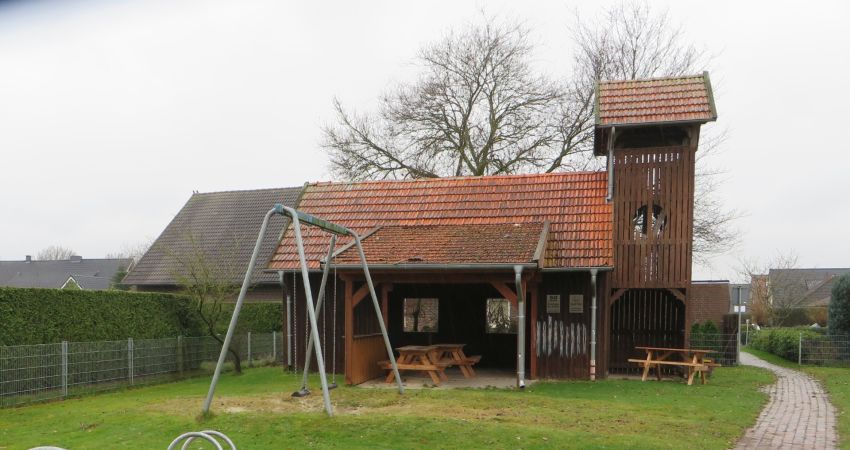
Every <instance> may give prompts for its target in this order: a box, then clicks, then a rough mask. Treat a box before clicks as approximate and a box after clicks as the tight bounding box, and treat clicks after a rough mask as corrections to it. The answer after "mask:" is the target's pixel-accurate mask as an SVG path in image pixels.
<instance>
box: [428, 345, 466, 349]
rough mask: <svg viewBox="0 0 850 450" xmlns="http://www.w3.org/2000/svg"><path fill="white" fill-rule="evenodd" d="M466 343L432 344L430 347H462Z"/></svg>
mask: <svg viewBox="0 0 850 450" xmlns="http://www.w3.org/2000/svg"><path fill="white" fill-rule="evenodd" d="M465 346H466V344H434V345H433V346H432V347H438V348H441V349H442V348H463V347H465Z"/></svg>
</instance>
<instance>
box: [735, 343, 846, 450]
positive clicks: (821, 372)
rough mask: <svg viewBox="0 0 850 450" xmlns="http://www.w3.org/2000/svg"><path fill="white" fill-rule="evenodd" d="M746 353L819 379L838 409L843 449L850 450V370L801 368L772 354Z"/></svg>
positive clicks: (816, 367) (751, 350)
mask: <svg viewBox="0 0 850 450" xmlns="http://www.w3.org/2000/svg"><path fill="white" fill-rule="evenodd" d="M745 351H747V352H749V353H751V354H753V355H756V356H758V357H759V358H761V359H763V360H765V361H767V362H770V363H773V364H776V365H777V366H782V367H788V368H790V369H797V370H802V371H803V372H806V373H808V374H809V375H811V376H813V377H815V378H816V379H818V380H819V381H820V382H821V384H822V385H823V387H824V388H825V389H826V392H827V393H828V394H829V399H830V400H832V404H833V405H834V406H835V407H836V408H838V438H839V439H840V441H841V448H843V449H848V450H850V368H848V367H821V366H809V365H803V366H800V365H798V364H797V363H796V362H791V361H788V360H787V359H783V358H780V357H779V356H776V355H774V354H771V353H767V352H763V351H759V350H755V349H751V348H747V349H745Z"/></svg>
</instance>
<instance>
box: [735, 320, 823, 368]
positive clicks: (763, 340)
mask: <svg viewBox="0 0 850 450" xmlns="http://www.w3.org/2000/svg"><path fill="white" fill-rule="evenodd" d="M800 333H803V339H807V340H809V339H810V340H821V339H824V336H823V334H821V333H818V332H817V331H814V330H811V329H809V328H806V327H797V328H762V329H761V330H759V331H757V332H755V333H752V332H751V333H750V343H749V345H750V346H751V347H753V348H754V349H756V350H761V351H765V352H768V353H772V354H774V355H776V356H779V357H782V358H785V359H787V360H789V361H797V357H798V354H799V349H800Z"/></svg>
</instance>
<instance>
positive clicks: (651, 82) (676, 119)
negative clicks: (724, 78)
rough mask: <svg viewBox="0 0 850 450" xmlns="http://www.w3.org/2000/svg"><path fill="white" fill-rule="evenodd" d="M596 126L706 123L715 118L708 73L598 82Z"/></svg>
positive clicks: (715, 111) (715, 112)
mask: <svg viewBox="0 0 850 450" xmlns="http://www.w3.org/2000/svg"><path fill="white" fill-rule="evenodd" d="M595 112H596V114H595V115H596V127H597V128H609V127H613V126H635V125H661V124H675V123H705V122H711V121H714V120H716V119H717V110H716V109H715V107H714V95H713V94H712V91H711V81H709V78H708V72H703V73H702V74H701V75H693V76H680V77H668V78H653V79H646V80H628V81H600V82H599V84H598V85H597V87H596V111H595Z"/></svg>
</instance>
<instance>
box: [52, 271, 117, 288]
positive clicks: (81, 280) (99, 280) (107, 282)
mask: <svg viewBox="0 0 850 450" xmlns="http://www.w3.org/2000/svg"><path fill="white" fill-rule="evenodd" d="M68 280H74V282H75V283H77V286H79V287H80V288H81V289H85V290H89V291H101V290H104V289H109V288H110V287H111V286H112V279H111V278H107V277H97V276H90V275H75V274H71V275H70V276H69V277H68ZM68 280H65V281H66V282H67V281H68ZM63 286H64V284H63Z"/></svg>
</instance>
